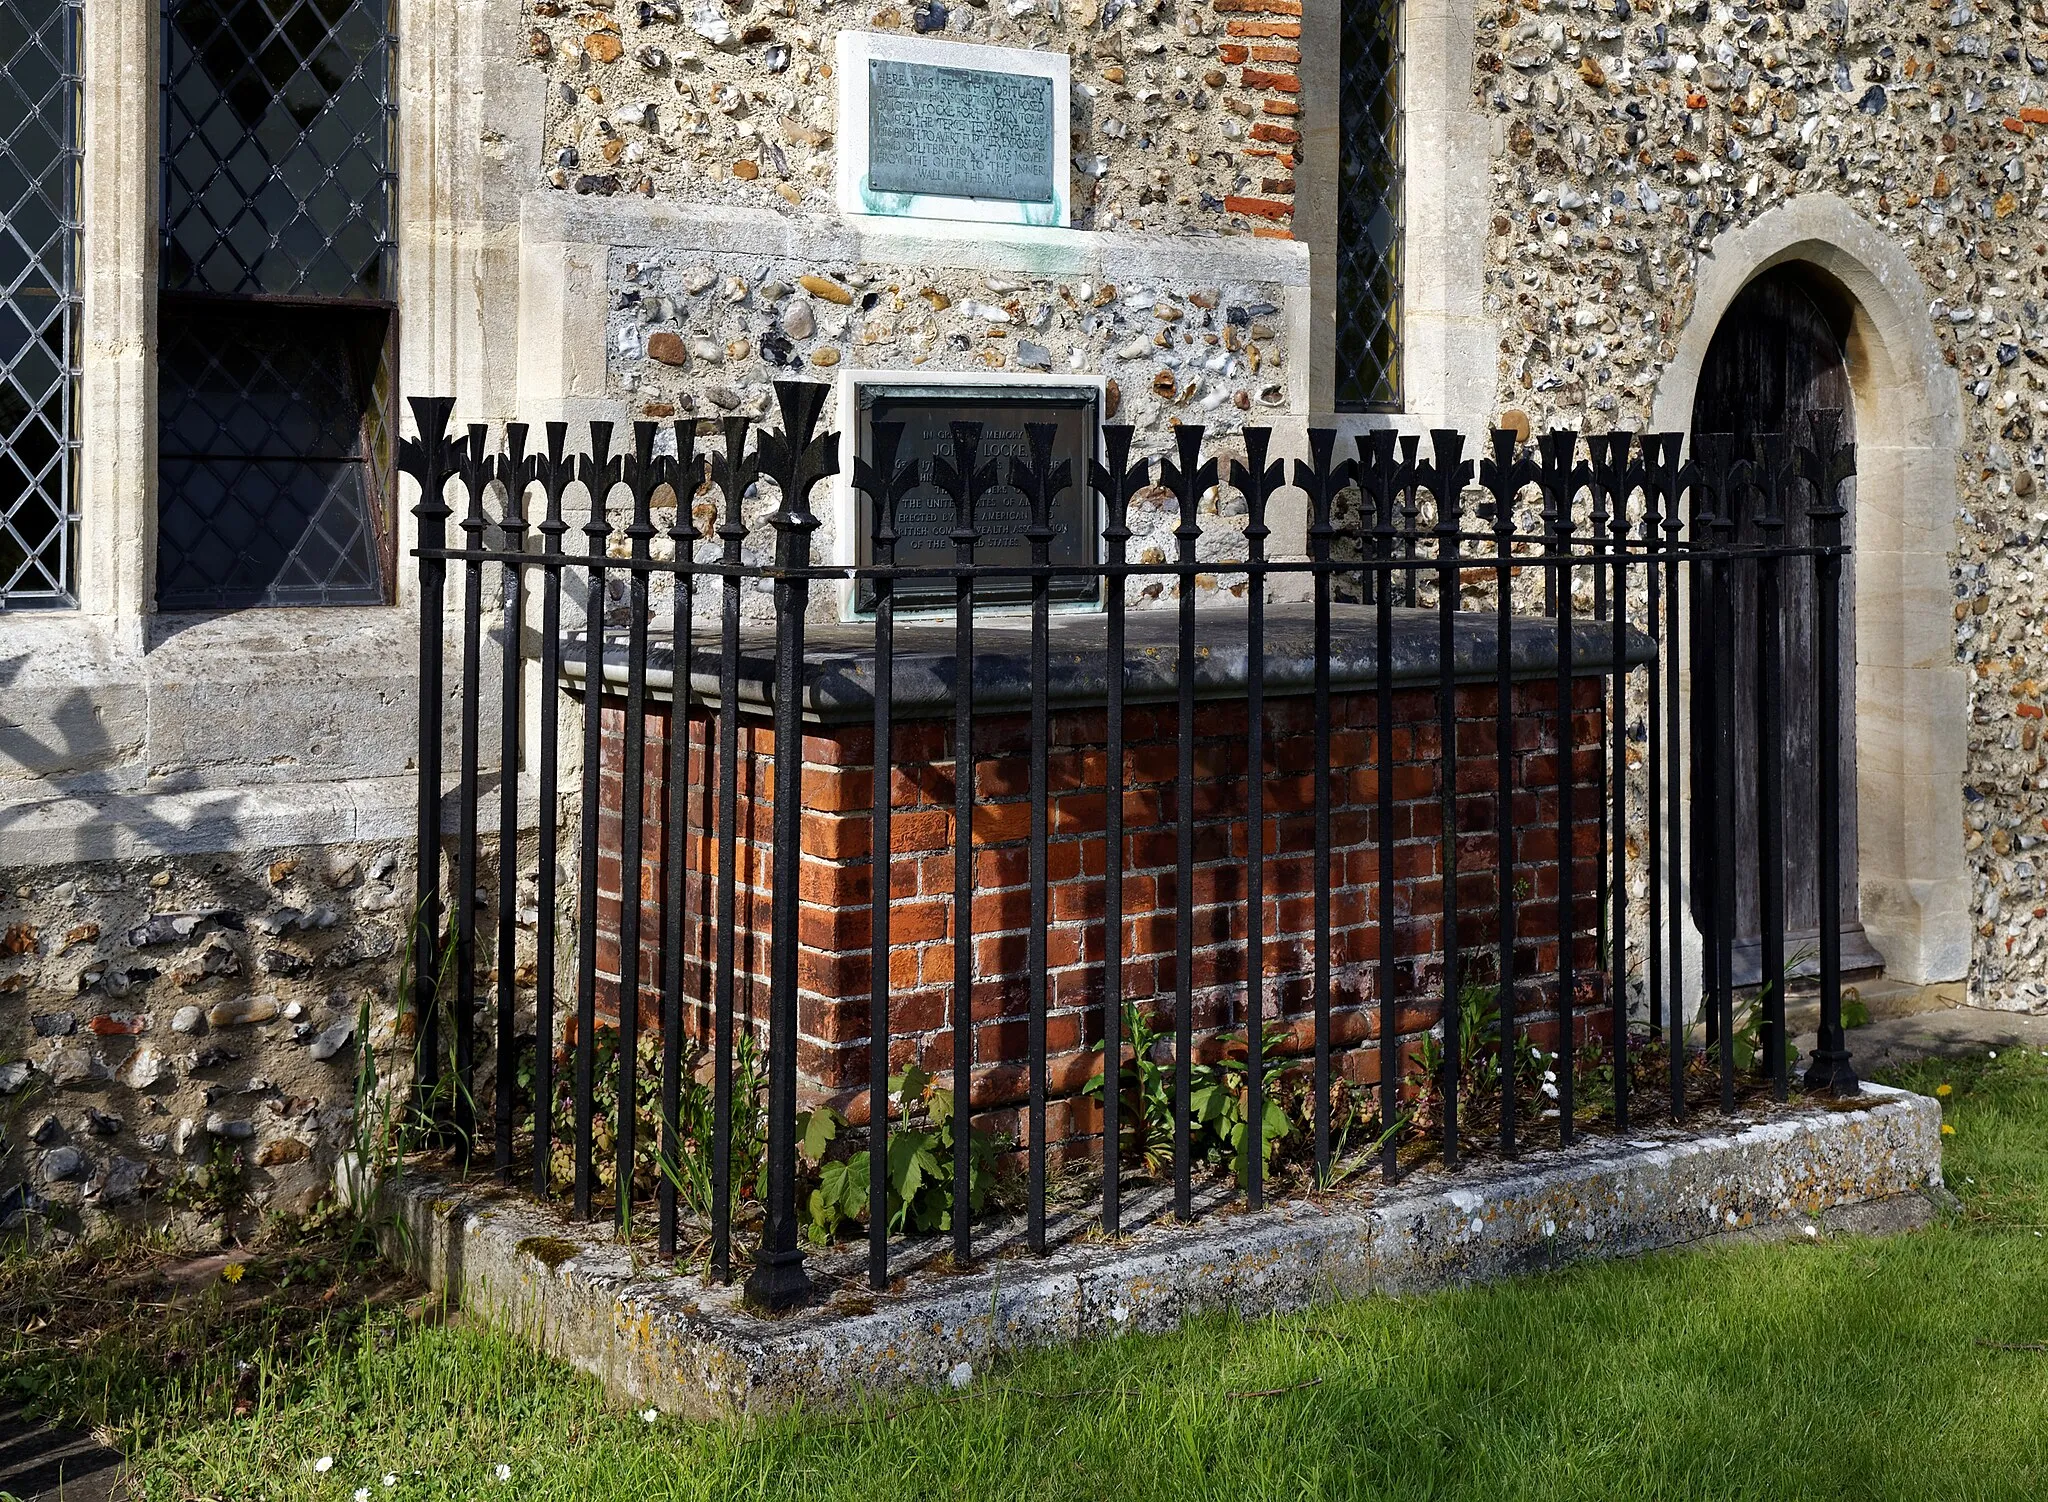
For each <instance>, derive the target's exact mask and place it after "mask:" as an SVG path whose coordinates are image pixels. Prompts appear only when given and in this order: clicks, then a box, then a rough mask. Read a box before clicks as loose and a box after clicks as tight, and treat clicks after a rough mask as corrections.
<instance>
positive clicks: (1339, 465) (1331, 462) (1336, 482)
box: [1293, 428, 1363, 577]
mask: <svg viewBox="0 0 2048 1502" xmlns="http://www.w3.org/2000/svg"><path fill="white" fill-rule="evenodd" d="M1362 441H1363V440H1361V442H1362ZM1336 447H1337V434H1336V431H1335V430H1334V429H1331V428H1310V429H1309V430H1308V458H1307V459H1305V460H1303V459H1296V460H1295V461H1294V466H1293V474H1294V488H1295V489H1296V490H1299V491H1300V492H1301V493H1302V494H1303V495H1305V496H1307V497H1308V556H1309V561H1310V562H1311V563H1313V564H1316V565H1317V566H1318V567H1321V566H1323V565H1326V564H1328V563H1329V561H1330V549H1331V546H1332V545H1333V544H1334V543H1335V542H1336V540H1337V527H1336V523H1335V521H1334V520H1333V518H1334V517H1335V515H1336V510H1337V497H1338V495H1340V494H1341V493H1342V492H1343V491H1345V490H1346V489H1348V488H1349V487H1350V486H1351V485H1353V484H1355V483H1357V479H1358V464H1357V463H1356V462H1355V461H1353V460H1350V459H1338V458H1336V456H1335V455H1336ZM1325 577H1327V575H1326V576H1325Z"/></svg>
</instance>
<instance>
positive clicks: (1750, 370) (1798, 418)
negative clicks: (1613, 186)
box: [1690, 263, 1884, 986]
mask: <svg viewBox="0 0 2048 1502" xmlns="http://www.w3.org/2000/svg"><path fill="white" fill-rule="evenodd" d="M1852 322H1853V309H1852V307H1851V305H1850V303H1849V301H1848V299H1847V297H1846V296H1845V295H1844V294H1843V292H1842V290H1841V288H1840V287H1839V286H1837V285H1835V284H1834V283H1833V282H1832V281H1830V280H1829V279H1828V278H1826V277H1825V276H1823V275H1821V274H1819V273H1818V272H1816V271H1815V270H1814V269H1813V268H1811V267H1809V266H1806V265H1803V264H1799V263H1787V264H1785V265H1780V266H1774V267H1772V268H1770V269H1769V270H1767V271H1765V272H1763V273H1762V274H1761V275H1759V276H1758V277H1757V278H1756V279H1755V280H1753V281H1751V282H1750V283H1749V284H1748V285H1747V286H1745V287H1744V288H1743V289H1742V291H1741V292H1740V293H1738V294H1737V295H1736V297H1735V300H1734V301H1733V302H1732V303H1730V304H1729V305H1728V309H1727V311H1726V312H1724V313H1723V314H1722V315H1721V321H1720V323H1719V325H1718V326H1717V327H1716V328H1715V331H1714V337H1713V340H1712V342H1711V343H1710V344H1709V345H1708V346H1707V355H1706V359H1705V361H1704V363H1703V364H1702V366H1701V368H1700V375H1699V383H1698V386H1697V388H1696V389H1695V391H1694V394H1693V404H1692V425H1691V426H1692V431H1693V432H1694V433H1726V434H1729V435H1731V436H1732V437H1733V438H1734V439H1735V441H1736V452H1737V453H1738V454H1742V455H1748V454H1749V453H1751V452H1752V451H1753V441H1754V440H1755V439H1757V438H1760V437H1762V436H1764V435H1767V434H1775V435H1780V436H1782V437H1783V438H1784V439H1785V440H1786V441H1787V442H1788V443H1797V442H1803V441H1805V439H1806V435H1807V434H1809V433H1810V432H1811V431H1812V417H1813V414H1814V413H1816V412H1819V411H1833V412H1838V413H1840V414H1842V418H1843V433H1842V436H1843V437H1844V438H1846V439H1850V440H1853V439H1854V438H1855V436H1856V434H1855V397H1854V393H1853V391H1852V390H1851V387H1850V381H1849V361H1848V340H1849V333H1850V328H1851V325H1852ZM1751 499H1752V498H1750V497H1741V498H1738V502H1737V505H1738V509H1737V513H1736V517H1735V529H1734V533H1733V537H1734V540H1735V541H1736V542H1738V543H1753V542H1761V541H1763V540H1765V534H1764V533H1763V532H1761V531H1760V530H1759V529H1758V526H1757V520H1758V519H1757V517H1756V516H1755V515H1754V514H1753V506H1752V505H1751V504H1749V502H1750V501H1751ZM1808 499H1809V498H1808V497H1807V496H1806V495H1805V494H1804V492H1795V493H1794V494H1793V495H1792V496H1791V497H1790V498H1789V502H1790V504H1789V507H1788V514H1787V515H1786V516H1785V517H1784V518H1783V521H1784V527H1783V530H1782V532H1781V533H1780V534H1779V537H1778V541H1780V542H1782V543H1783V544H1784V545H1785V546H1788V547H1804V546H1807V545H1809V544H1810V543H1811V542H1812V541H1813V527H1812V523H1811V521H1810V519H1809V518H1808V516H1807V513H1806V503H1807V501H1808ZM1845 499H1846V500H1847V502H1848V505H1849V507H1850V510H1851V515H1850V518H1849V519H1848V521H1847V523H1846V528H1847V530H1846V531H1845V534H1844V535H1847V536H1854V528H1855V520H1854V508H1855V501H1854V498H1853V494H1849V495H1846V496H1845ZM1854 567H1855V560H1854V558H1853V556H1852V558H1851V559H1850V561H1849V563H1848V565H1847V567H1846V569H1845V572H1844V577H1843V583H1844V589H1843V591H1842V599H1841V612H1840V621H1839V627H1840V631H1841V643H1842V672H1841V681H1840V682H1839V683H1837V684H1835V685H1833V689H1832V691H1833V692H1835V693H1837V694H1839V695H1840V696H1841V702H1842V706H1843V714H1842V719H1841V745H1840V748H1839V760H1840V766H1841V774H1842V775H1841V783H1840V786H1841V788H1842V791H1843V798H1842V806H1841V809H1840V813H1839V817H1840V820H1841V824H1840V828H1841V872H1842V891H1841V902H1840V906H1839V911H1838V912H1837V913H1836V915H1835V922H1836V923H1837V925H1838V928H1839V930H1840V932H1841V936H1842V950H1841V953H1842V969H1843V972H1844V973H1845V974H1848V975H1855V974H1858V973H1861V972H1874V971H1876V970H1879V969H1881V968H1882V966H1883V963H1884V961H1883V957H1882V956H1881V955H1879V953H1878V952H1877V950H1876V949H1875V948H1873V947H1872V946H1871V943H1870V940H1869V937H1868V935H1867V934H1866V933H1865V931H1864V927H1863V920H1862V905H1861V901H1860V893H1859V891H1858V884H1857V819H1856V804H1857V798H1856V713H1855V703H1856V592H1855V588H1854V574H1853V572H1852V571H1853V569H1854ZM1731 585H1732V587H1731V590H1730V595H1731V604H1732V607H1733V608H1732V611H1731V616H1730V620H1729V622H1728V627H1727V629H1728V645H1729V647H1730V648H1731V649H1732V650H1730V651H1729V654H1728V658H1727V661H1726V664H1725V669H1726V671H1728V672H1729V673H1730V674H1731V676H1732V677H1733V679H1734V685H1733V688H1734V693H1733V700H1734V705H1735V733H1734V744H1735V746H1736V747H1737V751H1738V754H1737V757H1736V760H1735V764H1734V766H1733V767H1732V768H1731V772H1732V777H1731V783H1732V787H1733V791H1734V795H1735V796H1734V807H1733V809H1732V810H1729V811H1727V818H1728V821H1729V823H1730V825H1731V827H1732V828H1734V829H1735V830H1736V831H1737V832H1738V833H1737V838H1736V841H1735V858H1736V859H1735V908H1736V916H1735V935H1734V939H1735V942H1734V983H1735V984H1736V985H1738V986H1751V985H1755V984H1757V983H1758V981H1759V980H1761V979H1763V977H1762V976H1761V975H1760V973H1759V960H1760V950H1761V932H1762V930H1761V922H1760V912H1759V909H1760V903H1759V897H1758V885H1759V883H1758V861H1759V858H1760V855H1761V849H1760V839H1758V838H1756V837H1753V836H1752V831H1755V830H1756V829H1757V828H1758V824H1757V787H1756V778H1757V768H1756V761H1755V757H1754V755H1753V754H1751V752H1750V748H1752V747H1753V746H1754V745H1755V744H1756V685H1757V671H1758V667H1757V662H1758V657H1757V653H1758V635H1759V624H1758V613H1757V575H1756V573H1755V571H1754V570H1749V569H1743V570H1737V571H1735V572H1734V574H1733V578H1732V581H1731ZM1780 591H1781V596H1782V600H1783V605H1784V608H1783V611H1782V613H1781V615H1780V621H1781V640H1782V648H1783V650H1782V657H1781V668H1780V671H1781V675H1782V682H1783V688H1784V692H1783V696H1782V701H1781V702H1782V710H1781V713H1782V715H1783V724H1784V729H1785V736H1784V742H1783V751H1782V758H1783V761H1782V770H1783V773H1784V777H1783V791H1782V794H1781V799H1782V804H1783V807H1784V809H1785V820H1784V825H1783V839H1784V852H1783V867H1784V894H1785V934H1784V939H1785V947H1784V954H1785V956H1786V960H1787V963H1788V964H1789V965H1790V966H1791V968H1792V971H1793V973H1794V974H1811V973H1813V972H1814V971H1815V970H1816V969H1817V967H1818V956H1819V940H1820V932H1821V924H1822V921H1823V916H1822V914H1821V911H1820V892H1819V881H1818V864H1817V860H1816V857H1817V854H1818V850H1817V847H1816V845H1815V835H1816V832H1817V830H1816V823H1815V821H1814V819H1813V818H1812V809H1813V797H1814V788H1815V786H1816V778H1817V772H1818V761H1817V751H1818V746H1817V725H1816V709H1817V705H1818V702H1819V696H1820V694H1821V693H1822V692H1823V691H1824V690H1825V689H1826V688H1827V686H1826V685H1823V684H1822V683H1820V681H1819V680H1818V678H1817V677H1816V669H1815V663H1814V645H1815V631H1816V626H1817V615H1816V610H1815V587H1814V572H1813V565H1812V563H1811V561H1810V560H1808V559H1805V558H1792V559H1788V560H1786V562H1785V563H1784V564H1783V565H1782V566H1781V577H1780ZM1693 618H1694V619H1695V620H1701V621H1704V620H1705V619H1707V612H1705V611H1702V610H1698V609H1695V611H1694V612H1693ZM1713 645H1714V643H1713V640H1712V638H1711V637H1710V635H1709V634H1708V633H1707V632H1705V631H1697V632H1695V633H1693V637H1692V642H1691V653H1690V656H1691V660H1692V671H1693V674H1694V675H1695V677H1701V676H1703V675H1704V673H1705V670H1706V669H1707V668H1708V666H1709V665H1710V664H1711V655H1710V653H1711V650H1712V647H1713ZM1709 729H1710V727H1708V726H1707V725H1706V723H1705V722H1704V720H1702V721H1700V722H1698V723H1696V724H1695V726H1694V730H1693V754H1694V758H1695V760H1694V765H1695V766H1696V767H1699V768H1702V769H1704V768H1705V767H1707V766H1708V765H1709V761H1710V757H1711V755H1712V750H1713V744H1714V743H1713V739H1712V737H1711V735H1710V734H1709V733H1707V732H1708V731H1709ZM1700 822H1701V821H1699V820H1696V821H1695V827H1694V829H1693V830H1692V831H1691V834H1692V847H1691V848H1692V850H1693V852H1694V864H1693V882H1694V886H1695V890H1698V889H1699V887H1700V884H1701V883H1702V882H1703V881H1704V880H1705V879H1706V870H1705V867H1704V865H1703V864H1702V863H1701V860H1700V855H1701V853H1702V852H1703V851H1704V850H1705V849H1706V848H1707V846H1706V843H1705V837H1706V835H1707V834H1708V833H1710V831H1707V830H1705V829H1702V828H1700V827H1698V826H1699V823H1700Z"/></svg>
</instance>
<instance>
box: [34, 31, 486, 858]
mask: <svg viewBox="0 0 2048 1502" xmlns="http://www.w3.org/2000/svg"><path fill="white" fill-rule="evenodd" d="M413 8H414V7H410V6H408V9H413ZM418 8H419V9H423V10H424V9H433V8H442V9H446V7H445V6H443V5H442V0H428V4H427V5H425V6H421V7H418ZM447 19H448V21H449V22H450V23H451V24H452V21H453V16H452V12H451V13H450V14H448V16H447ZM161 45H162V12H161V0H86V4H85V7H84V35H83V41H82V48H81V59H82V65H83V66H82V73H83V89H82V93H83V129H82V133H81V135H82V141H83V145H84V168H83V178H84V182H83V191H82V195H81V207H82V215H81V217H82V221H83V249H82V254H81V256H80V270H81V276H80V293H81V298H82V302H83V317H82V325H81V326H82V338H81V341H80V367H81V370H80V396H79V407H78V413H79V428H80V433H81V435H82V437H83V439H84V442H83V444H82V448H81V453H80V456H79V470H78V492H79V511H80V521H79V534H80V536H79V548H78V554H77V599H78V604H77V606H76V608H74V609H67V610H23V611H13V612H6V613H0V691H4V692H5V694H6V696H7V698H8V700H9V706H8V708H9V713H8V714H7V715H6V717H5V721H6V723H5V724H4V725H0V870H4V869H23V868H30V867H35V866H41V865H48V864H54V863H60V862H65V861H76V860H94V859H131V858H141V857H147V856H152V855H158V854H189V853H204V852H216V851H225V850H234V849H256V848H263V847H266V846H279V845H287V844H298V843H312V844H320V843H333V842H340V841H347V840H358V839H361V840H373V839H388V838H394V837H398V836H401V835H403V834H404V833H405V831H406V830H407V829H409V828H410V826H411V820H412V818H413V817H414V816H413V815H412V814H409V813H408V812H407V810H408V809H409V808H411V807H412V803H413V800H414V799H415V798H416V796H417V794H416V790H415V788H414V786H413V784H412V780H411V778H410V777H409V776H407V775H406V774H405V770H404V769H405V767H406V765H407V762H408V759H409V756H410V753H409V751H408V750H407V749H406V748H407V747H409V746H410V745H411V742H412V728H411V725H412V714H411V703H412V700H413V698H414V696H415V690H414V689H413V687H412V685H413V684H414V683H416V681H417V674H416V672H415V670H414V666H413V655H414V652H415V650H416V648H415V646H414V641H415V635H414V631H413V628H412V625H411V622H412V620H413V619H414V616H413V612H412V610H411V609H410V608H409V606H410V601H409V600H408V599H407V598H406V596H407V594H408V593H409V590H408V588H407V584H406V581H405V580H404V578H403V577H401V580H400V586H399V588H400V600H399V602H398V603H397V604H396V605H387V606H370V607H357V608H351V609H340V610H317V609H316V610H305V609H283V610H247V611H240V612H233V613H228V614H223V615H191V616H188V615H165V616H159V615H156V614H155V613H154V599H153V596H154V585H155V572H156V503H157V496H156V447H155V446H156V409H157V400H156V396H157V391H156V387H157V381H156V304H157V255H158V232H157V218H156V204H157V194H158V170H159V169H158V161H157V155H158V143H159V141H160V139H161V135H162V121H161V111H162V95H161V92H160V81H159V78H158V67H159V58H160V53H161ZM401 172H402V169H401ZM403 181H404V179H403V175H401V185H403ZM411 530H412V528H411V519H410V517H409V516H401V517H400V518H399V519H398V531H399V539H398V543H399V547H400V548H401V549H403V548H405V547H408V546H410V542H411ZM400 572H401V576H403V574H404V570H401V571H400ZM309 662H318V663H320V664H322V666H321V667H317V668H312V669H309V668H308V666H307V664H308V663H309ZM382 690H388V692H382ZM266 695H267V696H268V699H269V702H268V703H265V702H262V701H263V700H264V698H265V696H266ZM366 695H367V697H366ZM386 700H388V701H389V703H385V702H383V701H386ZM341 704H347V705H350V706H354V707H359V708H362V710H363V720H362V723H361V724H360V725H358V726H357V727H355V733H356V734H357V735H358V736H359V737H360V749H359V750H358V751H356V752H351V753H349V754H347V755H345V756H343V757H342V758H340V760H341V762H342V763H344V764H345V765H337V766H317V765H309V764H308V762H309V761H313V762H317V761H318V760H319V757H318V756H317V755H315V756H313V757H310V758H309V756H308V750H309V748H310V749H312V750H313V751H315V752H316V753H317V752H318V751H320V750H321V749H323V748H324V749H327V750H332V749H333V747H334V741H335V738H334V737H333V736H332V735H330V734H329V733H328V732H329V729H330V727H331V726H332V724H333V723H334V718H335V715H336V714H337V713H338V712H339V711H338V706H339V705H341ZM390 704H396V705H399V706H401V707H400V709H399V711H398V712H397V714H396V715H394V714H393V713H392V712H391V709H390ZM209 742H211V744H209ZM309 785H315V786H316V787H317V791H314V793H313V796H311V797H309V796H308V791H309Z"/></svg>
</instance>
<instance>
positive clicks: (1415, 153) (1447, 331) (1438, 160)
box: [1294, 0, 1505, 437]
mask: <svg viewBox="0 0 2048 1502" xmlns="http://www.w3.org/2000/svg"><path fill="white" fill-rule="evenodd" d="M1343 3H1344V0H1303V4H1302V16H1301V22H1302V37H1301V52H1302V62H1301V88H1302V112H1301V118H1302V161H1301V163H1300V165H1299V166H1298V168H1297V169H1296V171H1295V183H1296V190H1295V217H1294V223H1295V226H1296V234H1297V236H1298V237H1299V238H1300V239H1301V240H1303V241H1304V242H1305V243H1306V244H1307V245H1308V247H1309V257H1310V273H1309V297H1310V320H1311V325H1310V326H1311V331H1312V334H1313V335H1314V336H1315V337H1313V338H1312V339H1311V341H1310V348H1311V356H1312V358H1311V366H1310V372H1309V392H1310V399H1309V410H1310V412H1311V413H1312V414H1313V418H1314V421H1316V422H1317V423H1319V424H1327V425H1332V426H1335V427H1336V428H1337V429H1338V430H1339V432H1340V433H1342V434H1344V435H1346V437H1348V436H1349V435H1350V434H1352V433H1356V432H1362V431H1365V430H1368V429H1372V428H1382V427H1388V426H1394V427H1398V428H1400V429H1401V430H1402V431H1403V432H1421V431H1426V430H1427V429H1429V428H1432V427H1455V428H1462V429H1465V430H1466V431H1468V432H1470V431H1480V430H1483V429H1484V428H1486V427H1488V426H1490V425H1491V422H1492V419H1493V415H1494V411H1495V408H1494V395H1495V392H1494V379H1495V371H1496V370H1497V368H1498V366H1499V350H1498V340H1499V337H1500V334H1499V329H1498V327H1497V326H1496V323H1495V320H1494V319H1493V318H1492V317H1491V316H1490V315H1489V314H1487V312H1486V311H1485V287H1486V247H1487V240H1488V234H1489V230H1488V224H1487V218H1488V208H1487V205H1488V203H1489V202H1490V201H1491V200H1490V195H1491V192H1492V176H1491V168H1492V163H1493V162H1494V161H1495V160H1496V159H1497V158H1498V157H1499V156H1500V154H1501V152H1502V151H1503V150H1504V149H1505V138H1504V136H1503V134H1502V130H1503V127H1502V125H1501V124H1500V123H1499V122H1498V121H1496V120H1495V119H1494V118H1492V117H1491V116H1489V115H1488V113H1487V112H1486V110H1485V109H1484V108H1483V106H1482V105H1481V104H1480V103H1479V102H1478V101H1476V100H1475V99H1474V97H1473V93H1472V75H1473V66H1474V63H1473V60H1474V58H1475V56H1476V55H1477V54H1476V48H1475V44H1474V35H1475V31H1476V25H1475V22H1476V19H1477V14H1478V11H1477V8H1476V7H1475V6H1474V5H1473V4H1472V3H1471V0H1401V3H1402V10H1403V15H1402V21H1401V26H1402V32H1403V45H1402V63H1401V112H1402V129H1403V131H1404V132H1405V136H1404V143H1403V161H1404V163H1405V167H1404V172H1405V180H1404V183H1403V188H1402V191H1403V194H1404V221H1403V223H1404V228H1403V235H1404V242H1403V256H1402V286H1401V367H1402V391H1403V394H1404V401H1405V405H1404V408H1403V410H1402V411H1401V412H1399V413H1394V414H1389V413H1362V412H1343V413H1339V412H1336V411H1334V408H1335V405H1336V389H1337V375H1336V367H1335V363H1334V351H1335V332H1336V326H1337V257H1336V245H1337V157H1338V152H1339V149H1340V146H1341V121H1340V119H1339V113H1338V101H1339V98H1340V97H1341V92H1340V91H1341V84H1342V70H1343V27H1342V10H1341V6H1342V5H1343Z"/></svg>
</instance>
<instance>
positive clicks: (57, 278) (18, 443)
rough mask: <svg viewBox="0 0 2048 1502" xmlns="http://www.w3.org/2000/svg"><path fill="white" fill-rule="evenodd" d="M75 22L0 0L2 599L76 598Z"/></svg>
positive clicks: (65, 13) (2, 603)
mask: <svg viewBox="0 0 2048 1502" xmlns="http://www.w3.org/2000/svg"><path fill="white" fill-rule="evenodd" d="M78 30H79V7H78V4H77V3H76V0H4V3H0V608H10V607H16V606H23V605H69V604H72V603H74V593H73V591H74V588H75V585H76V580H74V579H73V577H72V558H73V553H74V552H75V550H76V536H77V524H78V518H77V515H76V503H75V499H74V497H75V486H76V484H77V475H76V469H77V463H76V461H77V457H78V425H77V424H78V414H77V408H78V174H79V150H78Z"/></svg>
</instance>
